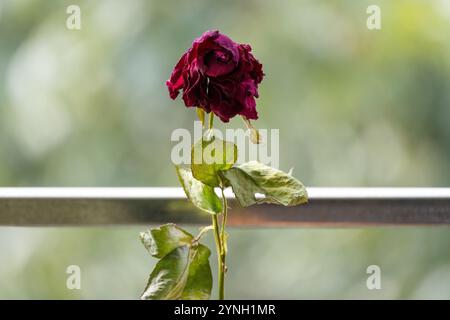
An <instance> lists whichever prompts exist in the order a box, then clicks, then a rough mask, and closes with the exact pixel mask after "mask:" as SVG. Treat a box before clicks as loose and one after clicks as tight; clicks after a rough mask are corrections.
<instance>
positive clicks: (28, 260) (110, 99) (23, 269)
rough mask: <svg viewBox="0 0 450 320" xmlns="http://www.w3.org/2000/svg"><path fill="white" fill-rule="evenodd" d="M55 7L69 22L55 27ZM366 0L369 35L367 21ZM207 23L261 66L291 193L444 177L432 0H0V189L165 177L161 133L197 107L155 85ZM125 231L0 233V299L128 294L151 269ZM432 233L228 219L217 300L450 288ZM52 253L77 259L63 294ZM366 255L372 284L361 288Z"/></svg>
mask: <svg viewBox="0 0 450 320" xmlns="http://www.w3.org/2000/svg"><path fill="white" fill-rule="evenodd" d="M70 4H77V5H79V6H80V7H81V12H82V30H80V31H70V30H68V29H67V28H66V26H65V23H66V18H67V14H66V8H67V6H69V5H70ZM369 4H379V5H380V7H381V10H382V30H380V31H369V30H368V29H367V28H366V19H367V14H366V8H367V6H368V5H369ZM216 28H217V29H219V30H221V31H222V32H224V33H226V34H228V35H229V36H230V37H231V38H233V39H235V40H236V41H238V42H243V43H250V44H251V45H252V47H253V50H254V54H255V55H256V56H257V57H258V58H259V59H260V61H261V62H262V63H263V64H264V70H265V73H266V78H265V80H264V81H263V83H262V86H261V89H260V99H259V100H258V110H259V113H260V120H259V121H258V122H257V123H256V125H257V126H258V127H260V128H279V129H280V141H281V146H280V153H281V157H280V161H281V162H280V167H281V169H283V170H288V169H289V168H290V167H295V171H294V172H295V175H296V176H297V177H299V178H301V180H302V181H303V182H304V183H305V184H306V185H307V186H448V185H449V179H450V125H449V119H450V59H449V56H450V38H449V37H448V30H449V29H450V2H449V1H446V0H433V1H431V0H430V1H425V0H398V1H388V0H377V1H375V2H374V1H368V0H361V1H353V0H338V1H324V0H321V1H307V0H304V1H299V0H286V1H283V2H282V4H281V3H280V2H279V1H273V0H246V1H238V0H230V1H218V0H215V1H211V0H192V1H174V0H167V1H156V0H154V1H144V0H132V1H120V0H102V1H100V0H97V1H88V0H73V1H72V0H70V1H68V0H65V1H57V2H53V1H44V0H0V185H1V186H173V185H177V179H176V174H175V172H174V168H173V166H171V165H170V164H169V163H170V150H171V147H172V144H171V142H170V134H171V132H172V131H173V129H175V128H180V127H184V128H193V125H192V120H194V119H195V117H196V115H195V111H194V110H192V109H191V110H186V109H185V108H184V106H183V105H182V102H181V101H171V100H170V99H169V98H168V95H167V90H166V88H165V85H164V82H165V80H166V79H167V78H168V76H169V74H170V71H171V68H172V67H173V65H174V64H175V62H176V61H177V59H178V58H179V56H180V55H181V54H182V52H183V51H184V50H185V49H186V48H187V47H188V46H189V45H190V43H191V41H192V39H194V38H195V37H197V36H198V35H200V34H201V33H202V32H203V31H205V30H207V29H216ZM231 126H232V127H242V123H241V122H240V121H238V120H235V121H233V122H232V123H231ZM231 214H232V212H231ZM137 231H138V230H135V229H133V228H131V229H127V228H125V229H109V228H106V229H60V230H53V229H43V230H36V229H6V228H2V229H1V231H0V246H1V249H2V250H0V298H32V297H33V298H80V297H82V298H96V297H101V298H118V297H128V298H136V297H138V296H139V294H140V293H141V292H140V290H142V283H144V282H145V277H146V275H147V273H148V271H149V270H150V269H151V263H153V262H151V261H150V259H146V253H145V250H143V249H142V248H141V247H140V243H139V241H138V238H137ZM449 240H450V235H449V233H448V231H447V230H446V229H426V230H419V229H402V230H397V229H386V230H383V229H370V230H288V231H287V230H283V231H279V230H278V231H277V230H270V231H269V230H259V231H258V230H251V231H249V230H245V231H244V230H234V231H232V234H231V239H230V241H231V244H230V269H231V270H233V272H230V275H231V276H230V277H229V297H230V298H258V297H260V298H270V297H272V298H310V297H324V298H336V297H341V298H349V297H364V298H380V297H382V298H415V297H421V298H423V297H446V298H450V289H449V288H450V286H449V283H450V256H449V254H448V243H449ZM261 252H263V253H264V254H263V255H262V256H261ZM68 264H79V265H80V266H81V267H82V270H84V271H83V274H84V277H85V278H84V282H83V283H84V285H83V286H84V287H83V289H82V290H81V291H79V292H77V291H68V290H67V289H66V288H65V277H66V274H65V267H66V266H67V265H68ZM369 264H379V265H380V266H381V267H382V271H383V275H384V278H383V280H382V285H383V290H380V291H368V290H367V289H366V288H365V279H366V277H367V275H366V274H365V268H366V267H367V265H369ZM261 266H263V267H261ZM275 266H276V268H275ZM270 270H279V271H278V272H277V273H271V271H270ZM262 279H264V281H262ZM263 283H265V285H264V286H263V285H262V284H263Z"/></svg>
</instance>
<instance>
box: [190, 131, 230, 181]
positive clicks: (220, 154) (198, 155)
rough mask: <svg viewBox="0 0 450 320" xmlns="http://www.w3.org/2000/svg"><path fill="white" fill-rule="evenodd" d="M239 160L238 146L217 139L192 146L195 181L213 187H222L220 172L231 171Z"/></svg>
mask: <svg viewBox="0 0 450 320" xmlns="http://www.w3.org/2000/svg"><path fill="white" fill-rule="evenodd" d="M236 160H237V146H236V145H235V144H234V143H232V142H228V141H223V140H221V139H219V138H217V137H214V136H213V137H211V138H210V139H209V140H208V139H205V138H202V139H201V140H199V141H197V142H196V143H195V144H194V145H193V146H192V152H191V169H192V175H193V176H194V178H195V179H197V180H199V181H201V182H203V183H205V184H207V185H209V186H211V187H218V186H220V180H219V177H218V172H219V171H225V170H228V169H230V168H231V167H232V166H233V164H235V163H236Z"/></svg>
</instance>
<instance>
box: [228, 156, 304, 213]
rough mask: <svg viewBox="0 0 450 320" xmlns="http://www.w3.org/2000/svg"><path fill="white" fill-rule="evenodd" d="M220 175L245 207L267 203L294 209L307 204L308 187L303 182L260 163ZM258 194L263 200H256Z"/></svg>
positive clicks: (251, 162) (233, 169) (255, 162)
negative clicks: (296, 206)
mask: <svg viewBox="0 0 450 320" xmlns="http://www.w3.org/2000/svg"><path fill="white" fill-rule="evenodd" d="M221 174H222V175H223V176H224V177H225V178H226V179H227V180H228V183H229V184H230V185H231V187H232V189H233V192H234V194H235V195H236V198H237V199H238V201H239V203H240V204H241V205H242V206H244V207H247V206H250V205H252V204H255V203H264V202H265V203H275V204H282V205H284V206H295V205H298V204H302V203H305V202H307V201H308V195H307V192H306V188H305V187H304V186H303V184H302V183H301V182H300V181H298V180H297V179H295V178H293V177H292V176H290V175H289V174H287V173H285V172H283V171H280V170H277V169H274V168H271V167H269V166H266V165H264V164H262V163H259V162H257V161H250V162H247V163H244V164H242V165H240V166H237V167H234V168H231V169H230V170H228V171H224V172H222V173H221ZM257 194H261V195H262V198H259V197H258V198H257V197H256V195H257Z"/></svg>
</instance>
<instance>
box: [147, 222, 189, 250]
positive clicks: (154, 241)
mask: <svg viewBox="0 0 450 320" xmlns="http://www.w3.org/2000/svg"><path fill="white" fill-rule="evenodd" d="M140 238H141V241H142V244H143V245H144V247H145V248H146V249H147V250H148V252H150V254H151V255H152V256H153V257H155V258H163V257H165V256H166V255H167V254H169V253H170V252H171V251H173V250H174V249H176V248H178V247H181V246H184V245H188V244H190V243H191V242H192V240H193V239H194V237H193V236H192V235H191V234H190V233H188V232H186V231H184V230H183V229H181V228H179V227H178V226H176V225H174V224H172V223H169V224H165V225H162V226H160V227H159V228H155V229H151V230H148V231H146V232H141V234H140Z"/></svg>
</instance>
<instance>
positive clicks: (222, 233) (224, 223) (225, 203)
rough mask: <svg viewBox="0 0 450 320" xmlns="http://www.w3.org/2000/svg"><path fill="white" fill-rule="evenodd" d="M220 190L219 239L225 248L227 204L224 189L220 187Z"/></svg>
mask: <svg viewBox="0 0 450 320" xmlns="http://www.w3.org/2000/svg"><path fill="white" fill-rule="evenodd" d="M220 190H221V191H222V201H223V217H222V232H221V235H220V238H221V240H222V244H223V246H224V248H225V245H226V244H225V241H226V239H225V225H226V224H227V214H228V204H227V198H225V192H224V190H225V188H224V187H221V188H220ZM224 251H226V250H224ZM225 255H226V252H225Z"/></svg>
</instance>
